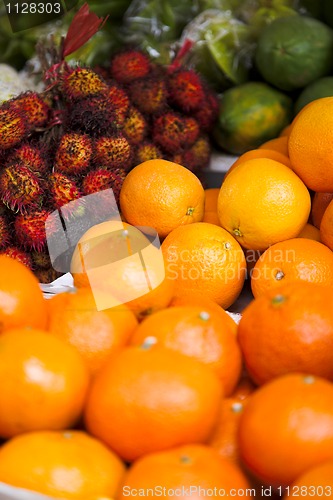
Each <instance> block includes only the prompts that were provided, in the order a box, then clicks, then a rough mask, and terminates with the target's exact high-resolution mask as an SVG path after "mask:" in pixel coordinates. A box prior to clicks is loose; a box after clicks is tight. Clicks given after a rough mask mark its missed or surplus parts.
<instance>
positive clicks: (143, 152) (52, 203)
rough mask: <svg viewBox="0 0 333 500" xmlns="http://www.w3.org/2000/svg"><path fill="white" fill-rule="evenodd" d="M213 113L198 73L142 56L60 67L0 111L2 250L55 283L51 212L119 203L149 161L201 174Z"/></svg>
mask: <svg viewBox="0 0 333 500" xmlns="http://www.w3.org/2000/svg"><path fill="white" fill-rule="evenodd" d="M217 115H218V99H217V96H216V95H215V94H214V93H213V91H212V90H210V89H209V88H208V87H207V86H206V84H205V83H204V82H203V80H202V78H201V77H200V76H199V75H198V74H197V73H196V72H195V71H193V70H192V69H187V68H182V67H179V68H176V69H175V68H170V67H169V68H168V67H163V66H161V65H157V64H156V63H152V62H151V60H150V59H149V57H148V56H147V55H146V54H144V53H143V52H141V51H138V50H135V49H128V50H124V51H122V52H119V53H117V54H115V55H113V57H112V59H111V63H110V64H109V65H108V66H106V67H103V68H102V67H98V68H94V69H90V68H84V67H79V66H78V67H75V68H73V67H68V65H66V64H64V65H63V66H62V67H61V69H60V70H59V72H58V74H57V77H56V79H55V80H54V81H53V82H52V85H50V86H49V88H48V89H47V90H46V91H45V92H43V93H37V92H26V93H24V94H21V95H20V96H18V97H16V98H14V99H11V100H9V101H7V102H6V103H4V104H3V105H2V106H1V107H0V199H1V200H2V206H1V209H0V253H6V254H8V255H11V256H12V257H15V258H17V259H19V260H21V261H22V262H24V263H25V264H26V265H27V266H29V267H30V268H31V269H33V270H34V271H35V273H36V275H37V276H38V278H39V279H40V281H41V282H50V281H52V280H53V279H54V278H55V277H56V276H57V273H56V271H55V270H54V269H53V268H52V266H51V262H50V258H49V255H48V251H47V245H46V233H45V221H46V220H47V219H48V217H49V215H50V214H51V213H52V212H53V211H54V210H57V209H60V208H61V207H63V206H64V205H66V204H68V203H69V202H71V201H74V200H80V199H82V198H83V197H84V196H86V195H89V194H92V193H96V192H100V191H103V190H105V189H109V188H112V190H113V192H114V195H115V198H116V201H118V196H119V192H120V189H121V186H122V182H123V180H124V178H125V176H126V173H127V172H128V171H129V170H130V169H131V168H133V167H134V166H135V165H138V164H139V163H141V162H143V161H146V160H150V159H155V158H164V159H168V160H171V161H174V162H177V163H179V164H181V165H183V166H185V167H187V168H189V169H190V170H192V171H194V172H195V173H197V174H200V171H201V170H202V169H204V168H205V167H206V166H207V165H208V163H209V159H210V152H211V146H210V140H209V135H208V134H209V132H210V130H211V129H212V127H213V125H214V122H215V120H216V118H217ZM85 210H86V209H85V206H84V204H83V205H82V210H81V213H80V216H81V218H82V219H83V220H84V218H85V217H86V216H87V213H86V211H85ZM76 215H77V214H76ZM110 215H112V214H110ZM84 229H85V225H84V224H81V225H80V231H81V233H82V232H83V231H84ZM79 236H80V234H78V237H79Z"/></svg>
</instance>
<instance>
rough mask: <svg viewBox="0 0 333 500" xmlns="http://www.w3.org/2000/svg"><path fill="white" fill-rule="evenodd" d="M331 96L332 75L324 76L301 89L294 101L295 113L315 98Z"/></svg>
mask: <svg viewBox="0 0 333 500" xmlns="http://www.w3.org/2000/svg"><path fill="white" fill-rule="evenodd" d="M331 96H333V76H324V77H323V78H319V80H316V81H315V82H313V83H310V84H309V85H308V86H307V87H305V89H303V90H302V92H301V93H300V95H299V96H298V98H297V101H296V103H295V114H297V113H298V112H299V111H300V110H301V109H302V108H304V106H306V105H307V104H309V102H311V101H314V100H315V99H320V98H321V97H331Z"/></svg>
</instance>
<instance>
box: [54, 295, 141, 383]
mask: <svg viewBox="0 0 333 500" xmlns="http://www.w3.org/2000/svg"><path fill="white" fill-rule="evenodd" d="M49 302H50V319H49V326H48V331H49V332H50V333H51V334H52V335H54V336H56V337H58V338H60V339H62V340H64V341H65V342H66V343H68V344H70V345H72V346H73V347H75V348H76V349H77V350H78V351H79V353H80V354H81V356H82V357H83V359H84V360H85V362H86V364H87V366H88V368H89V370H90V373H91V374H92V375H94V374H95V373H96V372H97V371H98V370H99V369H100V368H101V367H102V366H103V364H104V363H105V361H106V359H107V358H108V356H110V354H112V353H113V352H114V350H116V349H118V348H120V347H123V346H125V345H126V344H127V343H128V342H129V339H130V336H131V334H132V332H133V331H134V329H135V328H136V326H137V325H138V321H137V319H136V317H135V315H134V313H133V312H132V311H131V310H130V309H129V308H128V307H127V306H126V305H125V304H123V305H119V306H114V307H112V308H110V309H104V310H102V311H98V310H97V309H96V305H95V301H94V297H93V295H92V293H91V291H90V290H89V288H81V289H74V290H73V291H71V292H65V293H61V294H59V295H56V296H55V297H53V298H52V299H50V301H49Z"/></svg>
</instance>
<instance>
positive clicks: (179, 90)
mask: <svg viewBox="0 0 333 500" xmlns="http://www.w3.org/2000/svg"><path fill="white" fill-rule="evenodd" d="M168 89H169V96H170V101H171V102H172V103H173V104H175V105H176V106H177V107H179V109H181V110H182V111H185V112H189V111H195V110H198V109H199V108H200V107H201V106H202V105H204V99H205V91H204V87H203V83H202V81H201V78H200V76H199V75H198V74H197V73H196V72H195V71H194V70H192V69H183V68H182V69H179V70H177V71H175V72H173V73H169V76H168Z"/></svg>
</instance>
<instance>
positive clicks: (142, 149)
mask: <svg viewBox="0 0 333 500" xmlns="http://www.w3.org/2000/svg"><path fill="white" fill-rule="evenodd" d="M157 158H163V154H162V151H161V150H160V148H159V147H158V146H156V144H154V143H153V142H150V141H144V142H143V143H142V144H138V146H137V149H136V152H135V161H134V164H136V165H139V163H143V162H144V161H148V160H156V159H157Z"/></svg>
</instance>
